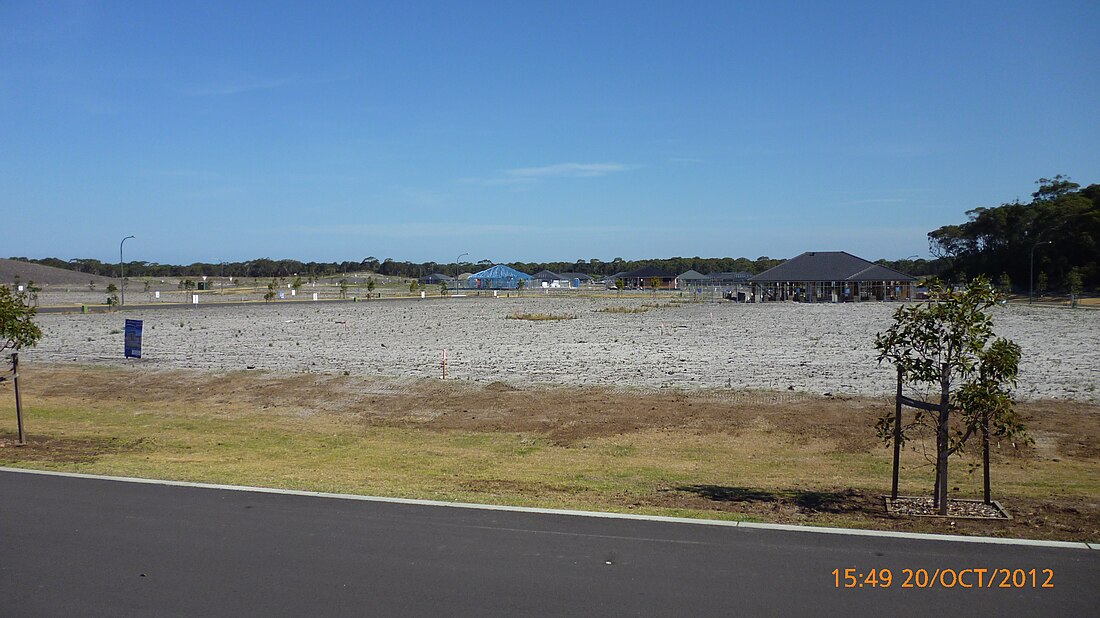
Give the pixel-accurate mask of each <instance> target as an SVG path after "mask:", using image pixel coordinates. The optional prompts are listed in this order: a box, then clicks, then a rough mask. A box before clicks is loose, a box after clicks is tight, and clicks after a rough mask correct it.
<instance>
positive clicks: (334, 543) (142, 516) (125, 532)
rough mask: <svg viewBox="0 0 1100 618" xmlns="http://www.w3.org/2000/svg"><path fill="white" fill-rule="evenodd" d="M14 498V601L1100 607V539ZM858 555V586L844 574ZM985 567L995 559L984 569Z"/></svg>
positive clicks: (747, 609) (14, 478)
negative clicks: (1098, 542)
mask: <svg viewBox="0 0 1100 618" xmlns="http://www.w3.org/2000/svg"><path fill="white" fill-rule="evenodd" d="M0 497H2V498H0V615H7V616H108V615H109V616H153V615H180V616H197V615H201V616H208V615H213V616H277V615H286V616H336V615H356V616H363V615H382V616H391V615H465V616H516V615H601V616H606V615H612V616H619V615H645V616H716V615H841V616H850V615H870V614H881V613H882V612H889V614H888V615H891V616H895V615H902V616H905V615H922V616H928V615H974V616H979V615H980V616H987V617H988V616H998V615H1014V616H1019V615H1044V616H1085V615H1096V614H1095V613H1094V612H1095V611H1096V609H1097V608H1098V607H1100V551H1097V550H1093V549H1077V548H1054V547H1033V546H1019V545H999V544H985V543H962V542H955V541H930V540H917V539H906V538H889V537H870V536H851V535H845V534H821V533H813V532H796V531H785V530H771V529H757V528H745V527H730V526H717V525H701V524H685V523H675V522H664V521H660V522H659V521H644V520H630V519H608V518H597V517H581V516H575V515H563V514H539V513H529V512H512V511H500V510H483V509H472V508H453V507H441V506H426V505H418V504H395V503H386V502H375V501H363V500H347V499H336V498H326V497H313V496H301V495H285V494H273V493H258V492H246V491H228V490H223V489H211V488H197V487H180V486H166V485H153V484H138V483H128V482H120V481H113V480H102V479H87V478H72V477H62V476H44V475H39V474H27V473H19V472H3V471H0ZM847 568H851V569H855V571H854V572H853V575H855V576H857V577H858V580H859V581H860V582H861V583H862V584H863V585H862V586H856V587H854V588H851V589H846V588H843V585H844V584H845V577H844V570H845V569H847ZM834 569H838V570H839V571H838V572H837V573H838V574H837V575H834ZM870 569H876V570H877V571H876V573H877V574H878V575H880V576H881V575H882V573H883V571H882V570H883V569H889V570H890V572H891V575H892V581H891V585H890V587H889V588H883V587H882V585H883V583H884V582H883V580H882V578H881V577H880V578H879V581H878V582H877V584H878V585H870V584H869V583H868V578H867V573H868V572H869V570H870ZM921 569H925V570H927V573H926V576H925V578H926V579H927V578H932V577H935V576H934V574H933V572H934V571H935V570H937V569H939V570H940V572H941V575H940V576H939V577H938V578H937V579H936V583H935V584H934V585H932V586H931V587H929V588H919V587H916V585H917V584H919V583H921V582H919V581H916V580H919V579H920V573H921ZM947 569H949V570H950V573H951V574H953V576H954V577H951V576H948V575H946V573H947V571H945V570H947ZM979 569H986V572H985V573H980V577H981V579H982V580H983V581H982V586H983V587H981V588H979V587H978V586H976V585H975V584H978V582H979V571H978V570H979ZM995 569H1009V571H1008V573H1010V576H1009V577H1008V578H1007V579H1009V584H1010V585H1012V584H1013V582H1012V581H1011V577H1012V575H1011V574H1014V573H1016V575H1015V577H1016V582H1015V583H1019V582H1020V578H1019V575H1018V572H1017V571H1016V570H1017V569H1019V570H1022V571H1023V575H1024V579H1025V580H1026V581H1025V582H1023V586H1022V587H1008V588H1002V587H1000V585H1001V584H1002V583H1003V581H1001V580H1004V579H1006V577H1004V576H1003V574H1002V575H1001V576H997V575H996V574H995V571H994V570H995ZM1032 569H1035V570H1036V578H1037V580H1036V582H1035V583H1034V584H1033V576H1032V574H1031V570H1032ZM907 570H908V571H911V572H912V573H913V575H911V576H910V575H907V573H906V571H907ZM963 571H966V573H964V574H962V576H961V582H960V581H958V577H959V574H960V573H961V572H963ZM1048 573H1049V574H1051V576H1050V581H1049V582H1048ZM838 577H839V578H840V580H841V581H840V584H841V587H839V588H838V586H837V581H836V580H837V578H838ZM907 577H908V578H909V579H910V580H911V581H910V582H909V584H910V586H912V587H906V586H905V583H906V582H905V581H904V580H905V579H906V578H907ZM990 577H999V579H998V581H996V582H995V584H994V586H995V587H993V588H988V587H984V586H988V583H989V578H990ZM952 580H956V581H954V583H953V584H952ZM848 581H849V582H850V581H851V580H848ZM1044 583H1052V584H1053V588H1043V587H1042V585H1043V584H1044ZM948 584H952V586H951V587H948ZM961 584H969V585H970V586H972V587H970V588H965V587H963V586H962V585H961Z"/></svg>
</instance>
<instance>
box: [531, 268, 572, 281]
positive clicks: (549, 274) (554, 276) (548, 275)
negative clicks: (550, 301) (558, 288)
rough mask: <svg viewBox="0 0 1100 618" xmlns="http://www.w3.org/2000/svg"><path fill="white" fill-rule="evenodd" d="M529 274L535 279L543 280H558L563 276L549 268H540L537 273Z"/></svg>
mask: <svg viewBox="0 0 1100 618" xmlns="http://www.w3.org/2000/svg"><path fill="white" fill-rule="evenodd" d="M531 276H532V277H534V278H535V279H539V280H545V281H558V280H561V279H564V278H565V277H563V276H562V275H559V274H558V273H556V272H553V271H550V270H540V271H538V272H537V273H535V274H534V275H531Z"/></svg>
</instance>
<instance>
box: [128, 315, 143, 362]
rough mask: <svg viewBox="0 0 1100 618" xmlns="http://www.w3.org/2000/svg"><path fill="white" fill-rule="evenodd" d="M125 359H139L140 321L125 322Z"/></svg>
mask: <svg viewBox="0 0 1100 618" xmlns="http://www.w3.org/2000/svg"><path fill="white" fill-rule="evenodd" d="M126 358H141V320H126Z"/></svg>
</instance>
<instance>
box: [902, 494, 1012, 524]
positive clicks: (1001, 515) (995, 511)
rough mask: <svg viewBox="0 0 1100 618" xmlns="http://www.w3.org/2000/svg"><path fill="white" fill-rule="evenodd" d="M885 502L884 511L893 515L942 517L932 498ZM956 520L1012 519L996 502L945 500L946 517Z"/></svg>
mask: <svg viewBox="0 0 1100 618" xmlns="http://www.w3.org/2000/svg"><path fill="white" fill-rule="evenodd" d="M884 498H885V500H886V511H887V512H889V513H891V514H893V515H906V516H909V517H944V515H940V513H939V510H938V509H936V507H935V502H934V501H933V499H932V498H915V497H912V496H899V497H898V499H897V500H891V499H890V497H889V496H884ZM946 517H953V518H957V519H1012V516H1011V515H1009V514H1008V511H1006V510H1005V508H1004V507H1003V506H1001V504H1000V503H999V502H997V501H996V500H994V501H993V503H992V504H986V503H984V502H982V501H981V500H958V499H951V498H949V499H948V500H947V515H946Z"/></svg>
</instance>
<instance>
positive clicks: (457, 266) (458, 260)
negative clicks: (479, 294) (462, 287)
mask: <svg viewBox="0 0 1100 618" xmlns="http://www.w3.org/2000/svg"><path fill="white" fill-rule="evenodd" d="M467 255H470V254H469V253H463V254H462V255H459V256H458V257H456V258H455V294H458V276H459V275H460V274H462V271H461V270H459V269H461V268H462V265H461V264H462V258H464V257H466V256H467Z"/></svg>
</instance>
